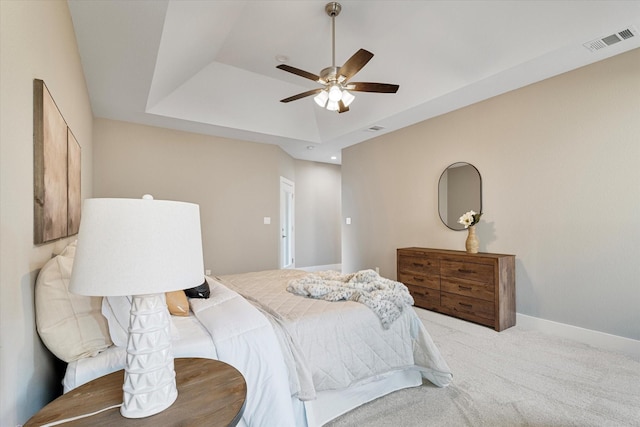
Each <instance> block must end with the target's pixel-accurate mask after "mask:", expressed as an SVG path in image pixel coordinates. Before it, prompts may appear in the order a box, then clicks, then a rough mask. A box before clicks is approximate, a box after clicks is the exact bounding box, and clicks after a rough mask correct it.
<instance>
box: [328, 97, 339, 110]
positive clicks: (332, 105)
mask: <svg viewBox="0 0 640 427" xmlns="http://www.w3.org/2000/svg"><path fill="white" fill-rule="evenodd" d="M338 108H340V105H339V104H338V101H332V100H331V99H329V102H327V110H329V111H338Z"/></svg>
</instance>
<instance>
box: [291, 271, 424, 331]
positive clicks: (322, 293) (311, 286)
mask: <svg viewBox="0 0 640 427" xmlns="http://www.w3.org/2000/svg"><path fill="white" fill-rule="evenodd" d="M287 291H289V292H291V293H293V294H296V295H302V296H305V297H309V298H315V299H322V300H325V301H355V302H359V303H362V304H364V305H366V306H367V307H369V308H370V309H371V310H373V312H374V313H376V314H377V315H378V317H379V318H380V321H381V322H382V326H383V328H384V329H388V328H389V325H391V323H393V321H394V320H396V319H397V318H398V317H400V315H401V314H402V310H403V308H404V306H405V305H413V298H412V297H411V294H409V290H408V289H407V287H406V286H405V285H403V284H402V283H400V282H395V281H393V280H389V279H385V278H384V277H380V275H379V274H378V273H376V272H375V271H373V270H362V271H358V272H357V273H352V274H342V273H338V272H337V271H321V272H317V273H312V274H309V275H307V276H305V277H303V278H302V279H297V280H291V281H290V282H289V284H288V286H287Z"/></svg>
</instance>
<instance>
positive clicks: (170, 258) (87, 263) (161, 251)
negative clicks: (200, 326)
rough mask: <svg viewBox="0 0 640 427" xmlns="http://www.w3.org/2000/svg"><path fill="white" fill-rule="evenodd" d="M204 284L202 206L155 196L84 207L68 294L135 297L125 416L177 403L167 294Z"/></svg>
mask: <svg viewBox="0 0 640 427" xmlns="http://www.w3.org/2000/svg"><path fill="white" fill-rule="evenodd" d="M203 280H204V266H203V260H202V236H201V232H200V211H199V207H198V205H194V204H192V203H183V202H173V201H166V200H153V198H152V197H150V196H145V198H143V199H87V200H85V202H84V204H83V210H82V221H81V222H80V231H79V233H78V244H77V248H76V253H75V257H74V263H73V270H72V272H71V281H70V283H69V290H70V291H71V292H73V293H76V294H80V295H95V296H129V295H132V296H133V299H132V303H131V313H130V318H129V337H128V340H127V358H126V363H125V374H124V384H123V387H122V390H123V403H122V406H121V407H120V413H121V414H122V415H123V416H125V417H127V418H142V417H147V416H150V415H154V414H157V413H159V412H161V411H163V410H165V409H166V408H168V407H169V406H171V405H172V404H173V402H175V400H176V398H177V397H178V391H177V387H176V380H175V370H174V365H173V352H172V350H171V332H170V319H169V312H168V310H167V305H166V301H165V295H164V293H165V292H168V291H174V290H179V289H188V288H192V287H194V286H197V285H200V284H201V283H202V282H203Z"/></svg>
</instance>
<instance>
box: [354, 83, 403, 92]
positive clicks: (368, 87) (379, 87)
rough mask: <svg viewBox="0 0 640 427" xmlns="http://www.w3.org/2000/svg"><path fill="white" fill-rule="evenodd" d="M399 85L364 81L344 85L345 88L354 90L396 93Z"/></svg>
mask: <svg viewBox="0 0 640 427" xmlns="http://www.w3.org/2000/svg"><path fill="white" fill-rule="evenodd" d="M399 88H400V86H398V85H394V84H390V83H364V82H357V83H356V82H353V83H349V84H347V86H346V89H347V90H353V91H355V92H378V93H396V92H397V91H398V89H399Z"/></svg>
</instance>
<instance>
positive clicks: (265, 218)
mask: <svg viewBox="0 0 640 427" xmlns="http://www.w3.org/2000/svg"><path fill="white" fill-rule="evenodd" d="M269 224H271V217H270V216H265V217H264V225H269Z"/></svg>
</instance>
